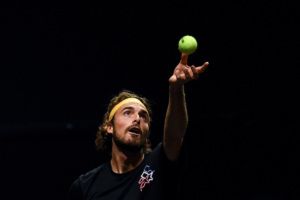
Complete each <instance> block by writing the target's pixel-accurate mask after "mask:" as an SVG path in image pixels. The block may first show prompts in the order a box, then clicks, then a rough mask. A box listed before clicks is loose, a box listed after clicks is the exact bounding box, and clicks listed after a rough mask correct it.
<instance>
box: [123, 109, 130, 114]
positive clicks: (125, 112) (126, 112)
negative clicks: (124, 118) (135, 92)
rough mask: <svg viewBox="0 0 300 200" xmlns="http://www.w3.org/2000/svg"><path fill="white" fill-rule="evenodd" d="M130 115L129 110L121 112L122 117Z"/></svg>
mask: <svg viewBox="0 0 300 200" xmlns="http://www.w3.org/2000/svg"><path fill="white" fill-rule="evenodd" d="M130 113H131V111H130V110H125V111H124V112H123V114H124V115H130Z"/></svg>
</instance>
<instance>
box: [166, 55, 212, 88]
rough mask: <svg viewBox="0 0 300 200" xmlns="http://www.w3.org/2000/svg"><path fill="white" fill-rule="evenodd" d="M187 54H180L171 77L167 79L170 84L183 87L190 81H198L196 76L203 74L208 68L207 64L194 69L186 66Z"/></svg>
mask: <svg viewBox="0 0 300 200" xmlns="http://www.w3.org/2000/svg"><path fill="white" fill-rule="evenodd" d="M187 61H188V54H185V53H182V54H181V59H180V62H179V63H178V65H177V66H176V67H175V69H174V72H173V74H172V76H171V77H170V78H169V83H170V84H174V85H175V84H176V85H177V84H178V85H183V84H185V83H186V82H188V81H190V80H195V79H198V75H199V74H201V73H203V72H204V71H205V69H206V68H207V67H208V65H209V63H208V62H205V63H204V64H203V65H201V66H198V67H195V66H194V65H192V66H189V65H188V64H187Z"/></svg>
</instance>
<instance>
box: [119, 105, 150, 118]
mask: <svg viewBox="0 0 300 200" xmlns="http://www.w3.org/2000/svg"><path fill="white" fill-rule="evenodd" d="M126 109H129V110H134V107H133V106H126V107H124V108H122V111H123V110H126ZM140 112H143V113H146V114H147V115H148V116H149V112H148V111H147V110H145V109H144V108H141V110H140Z"/></svg>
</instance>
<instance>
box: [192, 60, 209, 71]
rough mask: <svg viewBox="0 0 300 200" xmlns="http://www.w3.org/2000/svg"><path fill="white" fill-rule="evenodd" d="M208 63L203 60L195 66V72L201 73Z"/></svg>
mask: <svg viewBox="0 0 300 200" xmlns="http://www.w3.org/2000/svg"><path fill="white" fill-rule="evenodd" d="M208 65H209V63H208V62H205V63H204V64H203V65H201V66H199V67H196V68H195V69H196V72H197V74H201V73H203V72H204V71H205V70H206V69H207V67H208Z"/></svg>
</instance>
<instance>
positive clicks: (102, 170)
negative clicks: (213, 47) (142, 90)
mask: <svg viewBox="0 0 300 200" xmlns="http://www.w3.org/2000/svg"><path fill="white" fill-rule="evenodd" d="M187 60H188V55H187V54H182V55H181V60H180V62H179V63H178V65H177V66H176V67H175V69H174V71H173V74H172V75H171V77H170V78H169V102H168V107H167V111H166V116H165V122H164V130H163V141H162V142H161V143H159V144H158V145H157V146H156V147H155V148H154V149H153V151H152V150H151V148H150V141H149V130H150V124H151V108H150V105H149V103H148V101H147V99H146V98H144V97H141V96H139V95H137V94H135V93H133V92H130V91H122V92H120V93H119V94H118V95H117V96H116V97H114V98H113V99H112V100H111V101H110V104H109V106H108V109H107V112H106V114H105V115H104V119H103V124H102V125H101V126H100V128H99V131H98V133H97V137H96V141H95V142H96V146H97V148H98V149H101V150H103V151H105V152H106V153H107V154H108V155H109V159H108V162H106V163H104V164H102V165H100V166H99V167H97V168H95V169H93V170H91V171H89V172H87V173H85V174H83V175H81V176H79V177H78V179H76V180H75V181H74V182H73V184H72V186H71V188H70V192H69V199H70V200H74V199H82V200H83V199H84V200H85V199H92V200H106V199H107V200H115V199H128V200H135V199H156V200H157V199H166V198H167V197H170V196H169V195H170V194H171V193H172V192H173V193H174V192H175V191H174V190H176V189H177V188H175V187H176V184H175V183H176V170H177V168H176V164H177V163H176V161H177V160H178V157H179V154H180V150H181V147H182V142H183V139H184V135H185V132H186V128H187V125H188V114H187V108H186V100H185V93H184V84H185V83H187V82H188V81H190V80H195V79H197V78H198V75H199V74H201V73H202V72H204V70H205V69H206V68H207V66H208V62H205V63H204V64H203V65H202V66H198V67H195V66H188V64H187ZM172 190H173V191H172Z"/></svg>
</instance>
